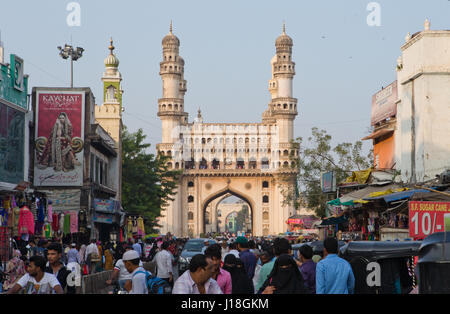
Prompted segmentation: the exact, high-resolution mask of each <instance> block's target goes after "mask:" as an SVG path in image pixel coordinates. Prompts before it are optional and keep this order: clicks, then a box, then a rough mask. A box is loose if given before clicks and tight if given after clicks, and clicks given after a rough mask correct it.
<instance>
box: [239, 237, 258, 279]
mask: <svg viewBox="0 0 450 314" xmlns="http://www.w3.org/2000/svg"><path fill="white" fill-rule="evenodd" d="M236 243H237V245H238V249H239V257H240V259H241V261H242V263H244V268H245V272H246V273H247V276H248V278H250V280H253V276H254V275H255V268H256V256H255V254H253V253H252V252H250V248H249V246H248V240H247V238H246V237H237V239H236Z"/></svg>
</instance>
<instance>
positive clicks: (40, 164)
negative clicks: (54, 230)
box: [34, 91, 84, 186]
mask: <svg viewBox="0 0 450 314" xmlns="http://www.w3.org/2000/svg"><path fill="white" fill-rule="evenodd" d="M36 101H37V104H36V121H37V124H36V142H35V152H36V153H35V167H34V185H35V186H81V185H83V146H84V92H73V91H70V92H62V91H38V92H37V93H36Z"/></svg>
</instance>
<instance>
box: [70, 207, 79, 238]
mask: <svg viewBox="0 0 450 314" xmlns="http://www.w3.org/2000/svg"><path fill="white" fill-rule="evenodd" d="M70 233H72V234H73V233H78V215H77V212H70Z"/></svg>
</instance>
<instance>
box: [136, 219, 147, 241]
mask: <svg viewBox="0 0 450 314" xmlns="http://www.w3.org/2000/svg"><path fill="white" fill-rule="evenodd" d="M137 229H138V236H140V237H145V227H144V218H142V217H139V218H138V219H137Z"/></svg>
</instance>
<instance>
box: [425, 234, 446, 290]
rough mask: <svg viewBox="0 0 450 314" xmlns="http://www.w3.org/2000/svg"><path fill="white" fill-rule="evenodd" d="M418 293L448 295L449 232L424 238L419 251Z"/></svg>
mask: <svg viewBox="0 0 450 314" xmlns="http://www.w3.org/2000/svg"><path fill="white" fill-rule="evenodd" d="M417 265H418V267H419V272H418V277H419V293H420V294H422V293H423V294H431V293H442V294H448V293H450V280H449V278H450V232H448V231H447V232H438V233H434V234H432V235H430V236H428V237H426V238H425V239H424V240H423V241H422V245H421V246H420V249H419V261H418V263H417Z"/></svg>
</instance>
